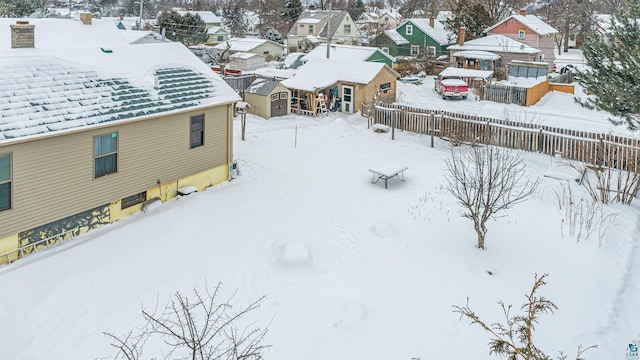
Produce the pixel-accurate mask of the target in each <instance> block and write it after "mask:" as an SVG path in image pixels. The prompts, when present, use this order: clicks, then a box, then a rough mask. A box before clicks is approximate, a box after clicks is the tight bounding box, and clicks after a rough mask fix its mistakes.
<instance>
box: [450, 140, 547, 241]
mask: <svg viewBox="0 0 640 360" xmlns="http://www.w3.org/2000/svg"><path fill="white" fill-rule="evenodd" d="M456 149H458V150H456ZM445 162H446V165H447V173H446V174H445V177H446V179H447V183H448V185H447V189H448V190H449V192H451V194H452V195H453V196H454V197H455V198H456V199H457V200H458V202H459V203H460V205H462V207H463V208H464V211H463V213H462V216H463V217H466V218H468V219H471V220H472V221H473V227H474V229H475V231H476V234H477V235H478V247H479V248H480V249H484V242H485V236H486V234H487V227H486V224H487V220H489V219H491V218H495V217H496V216H497V215H498V214H499V213H500V212H502V211H503V210H507V209H509V208H511V207H512V206H514V205H516V204H518V203H521V202H523V201H524V200H525V199H526V198H527V197H528V196H529V195H531V194H532V193H533V192H534V191H535V189H536V188H537V186H538V183H539V180H538V179H536V180H533V181H532V180H529V179H528V178H527V176H526V174H525V172H524V169H525V165H524V162H523V161H522V152H519V151H515V150H510V149H502V148H499V147H494V146H486V147H479V146H474V147H471V148H453V149H452V150H451V158H450V159H447V160H445Z"/></svg>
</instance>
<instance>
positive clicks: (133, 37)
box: [120, 30, 171, 44]
mask: <svg viewBox="0 0 640 360" xmlns="http://www.w3.org/2000/svg"><path fill="white" fill-rule="evenodd" d="M120 33H121V34H122V35H123V36H124V38H125V40H126V41H127V42H128V43H129V44H153V43H161V42H171V40H169V39H167V38H166V37H164V38H163V36H162V35H160V34H158V33H157V32H155V31H138V30H121V31H120Z"/></svg>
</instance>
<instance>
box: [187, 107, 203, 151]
mask: <svg viewBox="0 0 640 360" xmlns="http://www.w3.org/2000/svg"><path fill="white" fill-rule="evenodd" d="M190 130H191V135H190V139H189V140H190V144H191V147H192V148H194V147H196V146H200V145H202V144H204V115H196V116H192V117H191V128H190Z"/></svg>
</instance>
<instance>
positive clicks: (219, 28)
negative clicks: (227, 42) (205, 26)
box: [207, 26, 228, 35]
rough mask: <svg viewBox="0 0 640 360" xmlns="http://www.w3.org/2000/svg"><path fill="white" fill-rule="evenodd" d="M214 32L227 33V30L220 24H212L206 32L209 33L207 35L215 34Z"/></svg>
mask: <svg viewBox="0 0 640 360" xmlns="http://www.w3.org/2000/svg"><path fill="white" fill-rule="evenodd" d="M216 33H224V34H228V32H227V30H225V29H224V28H223V27H221V26H214V27H211V28H209V30H207V34H209V35H213V34H216Z"/></svg>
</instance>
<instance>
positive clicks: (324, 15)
mask: <svg viewBox="0 0 640 360" xmlns="http://www.w3.org/2000/svg"><path fill="white" fill-rule="evenodd" d="M347 15H348V13H347V12H346V11H344V10H333V11H331V29H330V30H329V33H330V34H331V35H332V36H333V34H335V32H336V30H338V26H340V23H342V20H343V19H344V18H345V16H347ZM328 18H329V10H307V11H303V12H302V14H300V16H299V17H298V20H297V21H296V22H295V24H293V26H291V29H289V32H288V33H287V35H291V36H297V35H298V24H300V23H303V24H317V23H320V22H323V21H326V20H327V19H328ZM356 30H357V29H354V30H353V31H356ZM318 36H320V37H327V24H326V23H325V24H324V25H323V26H322V29H321V30H320V32H319V33H318Z"/></svg>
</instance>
